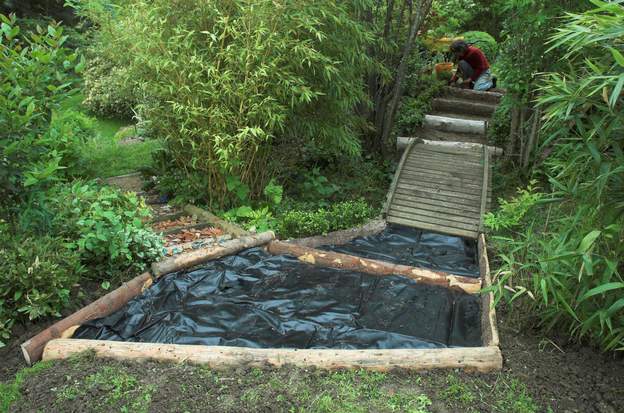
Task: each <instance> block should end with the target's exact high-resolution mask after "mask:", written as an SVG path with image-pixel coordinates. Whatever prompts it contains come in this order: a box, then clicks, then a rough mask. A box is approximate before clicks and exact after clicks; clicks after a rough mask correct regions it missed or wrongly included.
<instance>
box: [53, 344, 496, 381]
mask: <svg viewBox="0 0 624 413" xmlns="http://www.w3.org/2000/svg"><path fill="white" fill-rule="evenodd" d="M88 350H89V351H94V352H95V355H96V356H97V357H102V358H111V359H115V360H132V361H137V360H156V361H161V362H173V363H191V364H203V365H207V366H209V367H210V368H213V369H231V368H238V367H246V368H249V367H257V368H264V367H274V368H279V367H284V366H294V367H303V368H306V367H316V368H319V369H324V370H337V369H356V368H357V369H366V370H373V371H391V370H397V369H404V370H412V371H422V370H430V369H453V368H463V369H466V370H469V371H470V370H471V371H478V372H483V373H486V372H491V371H495V370H500V369H501V368H502V364H503V359H502V355H501V352H500V349H499V348H498V347H460V348H443V349H390V350H333V349H304V350H299V349H279V348H266V349H260V348H246V347H223V346H202V345H186V344H160V343H135V342H118V341H101V340H82V339H69V340H68V339H56V340H52V341H50V342H49V343H48V345H47V346H46V348H45V352H44V354H43V360H62V359H66V358H68V357H70V356H72V355H75V354H78V353H81V352H84V351H88Z"/></svg>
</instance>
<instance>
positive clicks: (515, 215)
mask: <svg viewBox="0 0 624 413" xmlns="http://www.w3.org/2000/svg"><path fill="white" fill-rule="evenodd" d="M535 184H536V181H531V183H530V184H529V185H528V186H527V187H526V188H525V189H523V188H518V192H517V196H516V197H515V198H513V199H512V200H510V201H507V200H505V199H499V200H498V203H499V209H498V210H497V211H496V212H495V213H493V212H488V213H487V214H486V215H485V217H484V222H485V225H486V226H487V227H488V228H491V229H493V230H494V231H498V230H501V229H506V230H509V229H512V228H515V227H517V226H518V225H520V223H521V221H522V219H523V218H524V216H525V215H526V214H527V213H528V212H529V210H530V209H531V208H532V207H533V206H535V205H536V204H537V203H538V202H539V201H540V200H541V199H542V198H543V196H544V195H543V194H541V193H539V192H536V188H535Z"/></svg>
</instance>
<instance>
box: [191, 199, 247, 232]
mask: <svg viewBox="0 0 624 413" xmlns="http://www.w3.org/2000/svg"><path fill="white" fill-rule="evenodd" d="M184 212H186V213H187V214H189V215H194V216H196V217H198V218H201V219H202V220H204V221H206V222H208V223H210V224H213V225H216V226H217V227H219V228H221V229H222V230H223V231H225V232H227V233H228V234H232V235H233V236H235V237H242V236H245V235H249V232H247V231H245V230H244V229H242V228H241V227H239V226H238V225H235V224H232V223H231V222H227V221H226V220H223V219H221V218H219V217H218V216H216V215H214V214H211V213H210V212H208V211H205V210H203V209H201V208H197V207H196V206H195V205H190V204H189V205H187V206H185V207H184Z"/></svg>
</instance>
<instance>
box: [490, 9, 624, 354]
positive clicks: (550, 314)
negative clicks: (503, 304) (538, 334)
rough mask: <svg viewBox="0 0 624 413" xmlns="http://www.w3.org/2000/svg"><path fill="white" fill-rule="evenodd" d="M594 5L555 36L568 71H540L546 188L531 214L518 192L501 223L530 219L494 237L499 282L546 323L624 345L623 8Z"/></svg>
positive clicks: (613, 346)
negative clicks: (520, 214) (499, 266)
mask: <svg viewBox="0 0 624 413" xmlns="http://www.w3.org/2000/svg"><path fill="white" fill-rule="evenodd" d="M592 3H593V4H594V5H595V6H596V8H595V9H592V10H590V11H587V12H584V13H580V14H578V13H568V14H567V16H566V18H565V20H564V22H563V24H562V26H560V27H558V28H557V30H556V32H555V34H554V35H553V36H552V38H551V45H552V47H553V48H557V49H558V50H556V54H560V55H562V56H563V57H562V62H561V65H562V67H565V68H566V69H565V70H559V71H557V72H551V73H546V74H545V75H544V76H543V77H542V82H543V83H542V86H541V88H540V93H541V96H540V97H539V99H538V100H539V104H540V106H541V109H542V110H543V119H545V122H544V124H543V125H542V126H541V130H540V137H541V141H540V144H539V147H538V150H537V151H536V152H537V153H538V154H539V156H540V157H544V158H545V159H543V162H541V161H542V159H539V158H538V159H537V160H536V162H535V164H536V168H538V169H536V170H535V173H536V175H538V174H539V175H542V176H545V177H547V180H548V183H549V186H550V188H549V189H550V191H549V192H550V193H547V194H545V195H544V196H543V197H544V200H543V201H542V202H539V203H536V204H535V205H534V206H533V207H532V208H530V209H529V210H527V211H525V208H524V207H523V205H524V204H525V203H526V197H525V196H521V197H520V198H518V199H516V200H513V201H511V202H510V203H508V204H506V205H505V207H504V208H503V209H502V210H501V211H500V212H499V219H498V220H499V222H511V223H512V224H513V223H515V222H516V221H517V217H518V216H519V214H518V211H520V212H522V214H524V219H523V220H522V223H523V225H522V226H518V227H516V226H515V225H507V227H510V228H511V229H510V230H506V231H503V232H502V233H501V234H500V236H499V237H498V241H499V242H500V244H499V245H498V248H499V249H500V254H499V256H500V258H501V259H502V261H503V265H502V269H501V271H500V273H499V274H498V275H497V282H496V285H495V288H496V291H497V296H498V298H499V299H500V298H503V299H505V300H507V301H509V302H514V303H516V304H517V305H518V306H521V308H522V313H523V314H533V315H534V316H535V317H536V318H538V319H539V321H541V324H542V325H543V326H544V327H546V328H558V329H562V330H565V331H566V332H567V333H568V334H569V335H570V337H572V338H573V339H575V340H578V341H585V340H587V341H590V342H592V343H594V344H596V345H598V346H600V347H601V348H602V349H604V350H624V298H623V297H622V291H624V278H623V276H622V257H624V244H623V243H622V239H623V238H624V218H623V217H624V191H623V188H624V187H623V184H622V183H623V182H624V167H623V166H622V165H624V147H623V145H622V139H621V137H622V136H624V106H623V105H622V104H621V101H622V96H621V93H622V88H623V86H624V56H623V54H624V49H623V48H622V44H624V43H623V41H624V30H623V29H622V24H621V22H622V21H623V20H624V8H622V6H621V5H620V4H615V3H606V2H601V1H599V0H594V1H592ZM539 175H538V176H539ZM545 201H548V203H545ZM514 204H515V205H516V206H515V207H511V206H512V205H514ZM501 215H503V216H505V217H506V218H502V217H501Z"/></svg>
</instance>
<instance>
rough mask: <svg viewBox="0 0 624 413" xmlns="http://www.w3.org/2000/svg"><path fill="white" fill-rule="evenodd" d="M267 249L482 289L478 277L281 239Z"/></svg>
mask: <svg viewBox="0 0 624 413" xmlns="http://www.w3.org/2000/svg"><path fill="white" fill-rule="evenodd" d="M268 251H269V253H271V254H273V255H282V254H283V255H291V256H294V257H297V259H298V260H299V261H302V262H306V263H308V264H314V265H320V266H324V267H330V268H337V269H346V270H353V271H361V272H365V273H368V274H372V275H379V276H387V275H402V276H404V277H407V278H410V279H412V280H414V281H416V282H420V283H423V284H430V285H438V286H442V287H446V288H451V289H459V290H461V291H463V292H466V293H468V294H476V293H478V292H479V291H480V289H481V280H479V279H477V278H470V277H465V276H462V275H453V274H447V273H445V272H439V271H432V270H428V269H425V268H418V267H410V266H408V265H401V264H393V263H389V262H385V261H378V260H371V259H368V258H361V257H356V256H353V255H347V254H341V253H337V252H331V251H322V250H317V249H314V248H308V247H304V246H301V245H294V244H289V243H287V242H282V241H272V242H271V243H269V246H268Z"/></svg>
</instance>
